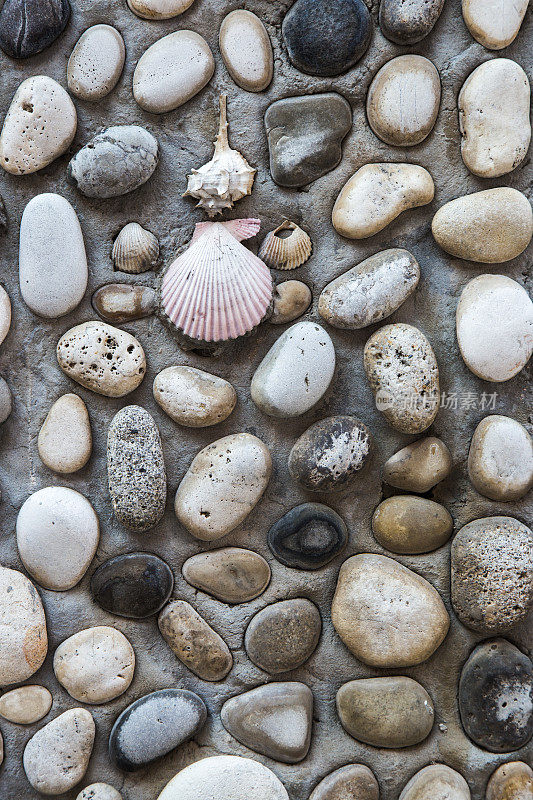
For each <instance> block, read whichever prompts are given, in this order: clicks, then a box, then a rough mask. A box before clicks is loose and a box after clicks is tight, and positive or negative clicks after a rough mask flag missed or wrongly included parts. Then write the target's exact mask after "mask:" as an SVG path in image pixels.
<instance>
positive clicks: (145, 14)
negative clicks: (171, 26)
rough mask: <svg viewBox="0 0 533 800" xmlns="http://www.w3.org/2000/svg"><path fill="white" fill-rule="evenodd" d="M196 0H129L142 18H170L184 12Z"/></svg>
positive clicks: (134, 11) (132, 9)
mask: <svg viewBox="0 0 533 800" xmlns="http://www.w3.org/2000/svg"><path fill="white" fill-rule="evenodd" d="M193 2H194V0H128V6H129V7H130V9H131V11H133V13H134V14H137V16H138V17H141V18H142V19H153V20H159V19H170V18H171V17H177V16H178V15H179V14H183V12H184V11H187V9H188V8H189V7H190V6H192V4H193Z"/></svg>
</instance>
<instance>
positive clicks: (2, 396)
mask: <svg viewBox="0 0 533 800" xmlns="http://www.w3.org/2000/svg"><path fill="white" fill-rule="evenodd" d="M12 410H13V398H12V396H11V389H10V388H9V386H8V385H7V383H6V381H5V380H4V379H3V378H2V377H0V425H1V424H2V423H3V422H5V421H6V419H7V418H8V417H9V416H10V414H11V411H12Z"/></svg>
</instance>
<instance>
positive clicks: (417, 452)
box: [383, 436, 453, 494]
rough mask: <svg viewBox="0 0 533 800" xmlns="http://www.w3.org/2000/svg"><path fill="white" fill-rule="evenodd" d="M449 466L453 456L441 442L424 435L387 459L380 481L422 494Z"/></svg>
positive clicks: (433, 484)
mask: <svg viewBox="0 0 533 800" xmlns="http://www.w3.org/2000/svg"><path fill="white" fill-rule="evenodd" d="M452 466H453V461H452V455H451V453H450V451H449V450H448V448H447V447H446V445H445V444H444V442H443V441H441V439H437V437H436V436H426V437H425V438H424V439H419V440H418V441H416V442H413V443H412V444H408V445H407V447H402V449H401V450H398V452H397V453H394V455H392V456H390V458H388V459H387V461H386V462H385V464H384V465H383V480H384V481H385V483H388V484H389V485H390V486H395V487H396V488H397V489H405V490H406V491H408V492H418V493H419V494H425V492H429V490H430V489H432V488H433V487H434V486H436V484H437V483H439V481H442V480H444V478H446V477H447V476H448V475H449V474H450V471H451V469H452Z"/></svg>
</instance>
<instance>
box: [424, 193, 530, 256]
mask: <svg viewBox="0 0 533 800" xmlns="http://www.w3.org/2000/svg"><path fill="white" fill-rule="evenodd" d="M431 230H432V232H433V236H434V238H435V241H436V242H437V244H438V245H440V247H442V249H443V250H445V251H446V252H447V253H449V254H450V255H451V256H455V258H464V259H466V260H468V261H476V262H479V263H481V264H501V263H504V262H505V261H511V259H513V258H516V257H517V256H519V255H520V253H522V252H523V251H524V250H525V249H526V247H527V246H528V244H529V242H530V241H531V236H532V234H533V211H532V210H531V205H530V203H529V200H528V199H527V197H526V196H525V195H524V194H522V192H519V191H518V190H517V189H511V188H510V187H509V186H500V187H498V188H497V189H485V190H484V191H482V192H474V193H473V194H467V195H464V196H463V197H457V198H456V199H455V200H450V202H449V203H445V205H443V206H442V207H441V208H439V210H438V211H437V213H436V214H435V216H434V217H433V222H432V223H431Z"/></svg>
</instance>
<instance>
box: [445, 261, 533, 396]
mask: <svg viewBox="0 0 533 800" xmlns="http://www.w3.org/2000/svg"><path fill="white" fill-rule="evenodd" d="M456 330H457V343H458V345H459V349H460V351H461V355H462V357H463V360H464V362H465V364H466V366H467V367H468V369H469V370H471V372H473V373H474V375H477V376H478V377H479V378H482V379H483V380H485V381H491V382H493V383H501V382H503V381H508V380H510V379H511V378H514V376H515V375H517V374H518V373H519V372H520V370H521V369H523V368H524V367H525V365H526V364H527V362H528V361H529V359H530V358H531V354H532V353H533V302H531V299H530V297H529V295H528V293H527V291H526V290H525V289H524V288H523V287H522V286H521V285H520V284H519V283H517V282H516V281H513V280H512V279H511V278H508V277H507V276H506V275H478V276H477V278H472V280H471V281H469V282H468V283H467V285H466V286H465V287H464V289H463V291H462V292H461V297H460V298H459V303H458V304H457V313H456Z"/></svg>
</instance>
